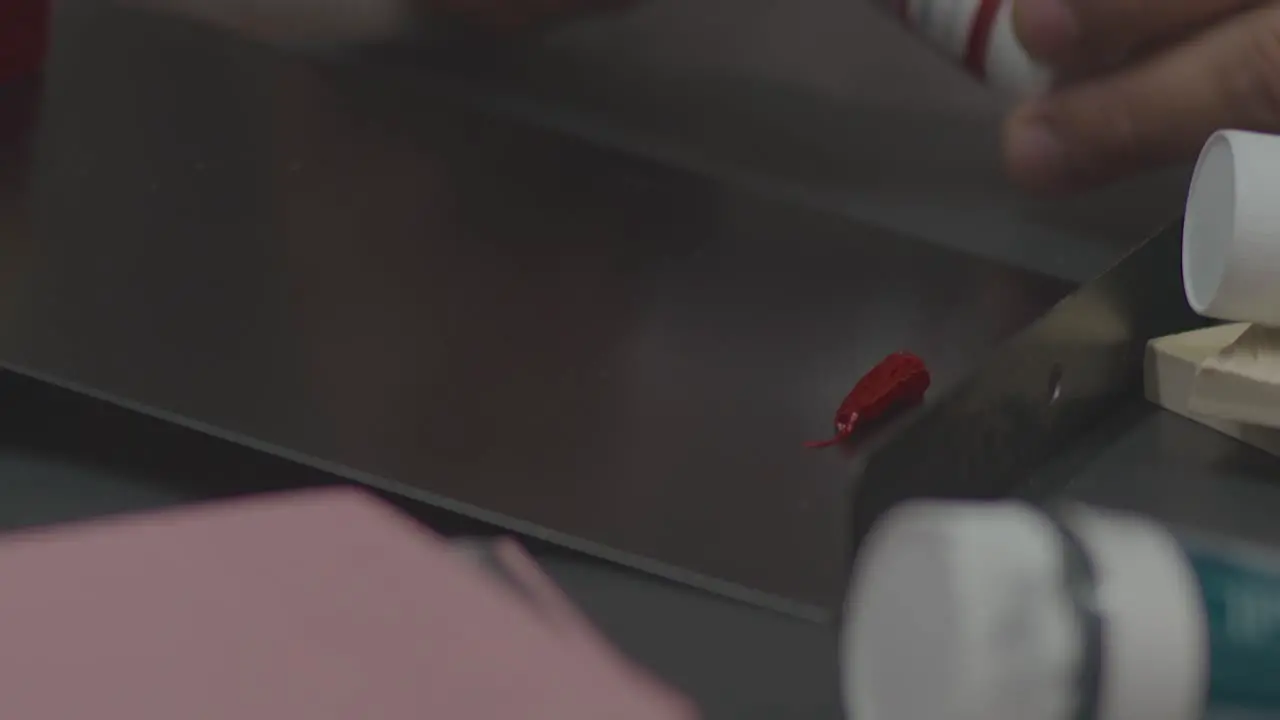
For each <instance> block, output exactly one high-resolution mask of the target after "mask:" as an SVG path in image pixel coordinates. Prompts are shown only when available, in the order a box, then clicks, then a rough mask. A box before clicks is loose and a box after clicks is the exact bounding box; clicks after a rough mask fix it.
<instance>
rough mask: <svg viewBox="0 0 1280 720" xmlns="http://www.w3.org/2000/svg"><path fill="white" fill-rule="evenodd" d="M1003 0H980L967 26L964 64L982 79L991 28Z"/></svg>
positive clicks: (984, 73)
mask: <svg viewBox="0 0 1280 720" xmlns="http://www.w3.org/2000/svg"><path fill="white" fill-rule="evenodd" d="M1001 2H1003V0H982V4H981V5H979V6H978V12H977V13H976V14H974V16H973V25H972V26H971V27H970V28H969V42H968V44H967V46H966V47H965V51H964V64H965V67H967V68H969V72H971V73H973V74H974V75H976V76H977V77H978V78H980V79H983V78H986V76H987V50H988V48H990V46H991V30H992V29H993V28H994V27H995V24H996V15H998V14H999V13H1000V3H1001Z"/></svg>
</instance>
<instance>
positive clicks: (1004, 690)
mask: <svg viewBox="0 0 1280 720" xmlns="http://www.w3.org/2000/svg"><path fill="white" fill-rule="evenodd" d="M1077 634H1078V633H1077V631H1076V621H1075V615H1074V611H1073V609H1072V606H1071V605H1070V604H1069V601H1068V599H1067V598H1066V597H1065V592H1064V583H1063V571H1062V552H1061V545H1060V542H1059V539H1058V536H1057V533H1056V530H1055V528H1054V527H1053V526H1052V525H1051V524H1050V523H1049V522H1048V521H1047V520H1045V519H1044V518H1043V517H1042V516H1041V515H1040V514H1039V513H1037V512H1035V511H1034V510H1032V509H1031V508H1029V507H1025V506H1022V505H1014V504H979V503H960V502H950V503H948V502H923V503H911V504H907V505H903V506H902V507H900V508H899V509H897V510H893V511H891V512H890V513H889V514H888V515H887V516H886V517H885V518H884V519H883V520H882V521H881V523H880V524H879V525H878V526H877V528H876V529H875V530H873V532H872V535H871V536H869V537H868V538H867V542H866V544H865V545H864V546H863V549H862V552H861V553H860V555H859V559H858V561H857V562H856V564H855V571H854V578H853V583H852V585H851V590H850V593H849V595H848V598H847V599H846V605H845V616H844V628H843V637H842V639H841V662H842V665H843V667H842V670H841V675H842V677H843V679H844V702H845V709H846V714H847V715H848V716H849V717H851V718H854V720H924V719H925V718H937V719H938V720H943V719H945V720H1066V718H1067V717H1068V715H1069V711H1070V708H1071V707H1072V706H1071V702H1072V700H1073V697H1074V693H1073V692H1072V690H1073V688H1074V684H1075V677H1076V670H1075V668H1076V665H1077V662H1076V660H1077V657H1078V654H1079V652H1078V647H1077V646H1078V638H1077Z"/></svg>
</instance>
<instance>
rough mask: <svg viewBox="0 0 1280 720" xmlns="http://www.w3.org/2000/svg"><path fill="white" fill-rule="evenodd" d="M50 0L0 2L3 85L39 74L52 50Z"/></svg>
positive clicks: (0, 69)
mask: <svg viewBox="0 0 1280 720" xmlns="http://www.w3.org/2000/svg"><path fill="white" fill-rule="evenodd" d="M50 15H51V0H0V83H5V82H9V81H12V80H18V79H20V78H24V77H27V76H30V75H34V74H36V73H38V72H39V71H40V68H41V67H42V66H43V65H44V58H45V54H46V53H47V52H48V50H49V30H50V24H51V22H50Z"/></svg>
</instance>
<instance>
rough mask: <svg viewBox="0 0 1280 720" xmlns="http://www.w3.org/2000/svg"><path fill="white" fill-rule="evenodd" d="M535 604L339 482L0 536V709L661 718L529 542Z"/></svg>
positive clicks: (648, 686)
mask: <svg viewBox="0 0 1280 720" xmlns="http://www.w3.org/2000/svg"><path fill="white" fill-rule="evenodd" d="M500 559H501V560H502V561H503V562H504V563H505V564H506V565H507V567H508V568H509V569H514V570H513V571H514V572H516V573H519V574H520V575H519V576H520V578H521V582H522V584H524V585H525V586H527V587H528V586H532V587H534V591H535V593H536V595H537V601H536V602H535V603H533V604H532V605H531V604H529V603H527V602H523V601H521V600H520V599H519V598H518V595H517V594H516V593H514V592H512V591H511V590H510V589H509V588H507V587H504V586H503V584H502V582H501V581H499V580H497V579H495V578H494V577H492V576H491V575H490V574H488V573H487V572H486V571H484V570H482V569H481V568H479V567H478V566H476V565H474V564H473V563H471V562H470V561H468V560H467V559H465V558H464V557H462V556H460V555H459V554H458V553H455V552H453V551H451V549H450V548H449V546H448V545H446V544H445V543H444V542H442V541H441V540H440V539H439V538H437V537H435V536H434V535H432V534H431V533H429V532H427V531H426V530H424V529H423V528H422V527H421V526H420V525H418V524H417V523H415V522H414V521H413V520H411V519H409V518H407V517H405V516H403V515H401V514H400V513H399V512H398V511H397V510H395V509H394V508H392V507H390V506H388V505H386V504H384V503H383V502H382V501H380V500H378V499H376V498H373V497H371V496H369V495H366V494H363V493H361V492H359V491H356V490H351V489H324V490H312V491H304V492H299V493H288V494H277V495H270V496H262V497H258V498H253V499H248V500H239V501H232V502H224V503H217V504H209V505H204V506H196V507H190V508H184V509H179V510H175V511H168V512H163V513H156V514H150V515H144V516H132V517H120V518H112V519H107V520H100V521H94V522H89V523H82V524H77V525H68V526H62V527H57V528H46V529H41V530H37V531H28V532H23V533H18V534H14V535H10V536H8V537H7V538H6V539H4V540H3V541H0V578H2V579H3V586H2V588H0V642H2V644H0V717H3V718H14V719H15V720H19V719H20V720H55V719H56V720H71V719H77V720H78V719H81V718H83V719H85V720H89V719H92V720H203V719H206V718H208V719H210V720H212V719H214V718H216V719H218V720H293V719H295V718H296V719H298V720H303V719H305V720H331V719H332V720H338V719H342V720H401V719H404V720H410V719H412V720H434V719H437V718H438V719H442V720H443V719H446V718H448V719H455V718H456V719H457V720H542V719H546V720H574V719H576V718H582V719H583V720H587V719H590V720H601V719H602V718H609V719H610V720H632V719H634V720H662V719H665V718H672V719H676V718H681V719H683V718H693V717H695V716H696V712H695V711H694V709H693V707H692V706H691V704H690V703H688V702H687V701H686V700H685V699H684V698H683V697H681V696H680V695H678V694H677V693H675V692H673V691H671V690H669V689H668V688H666V687H665V686H663V685H661V684H660V683H658V682H657V681H656V680H654V679H653V678H651V677H649V676H647V675H646V674H644V673H642V672H640V671H639V670H637V669H636V668H634V667H632V666H631V665H630V664H629V663H627V662H626V661H624V660H623V659H622V658H621V657H620V656H619V655H618V654H617V653H616V652H614V651H613V649H612V648H611V647H609V646H608V645H607V644H606V643H605V642H604V641H603V640H602V639H600V637H599V636H598V635H597V634H596V633H595V632H594V630H593V629H592V628H591V627H590V625H589V624H588V623H587V622H586V621H585V620H584V619H583V618H582V617H581V616H580V615H578V614H577V612H576V611H575V610H574V609H573V607H572V605H571V604H570V603H569V602H568V600H567V599H566V598H564V597H563V596H562V595H560V594H559V590H558V588H555V586H554V584H552V583H551V582H550V580H549V579H547V578H546V577H545V575H542V574H541V572H540V571H539V570H538V568H537V566H536V564H534V563H533V562H532V561H531V560H529V559H528V557H527V556H526V555H524V554H523V551H522V550H520V549H519V547H518V546H515V545H513V544H506V545H504V546H503V547H502V550H501V553H500Z"/></svg>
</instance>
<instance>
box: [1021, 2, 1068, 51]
mask: <svg viewBox="0 0 1280 720" xmlns="http://www.w3.org/2000/svg"><path fill="white" fill-rule="evenodd" d="M1015 3H1016V4H1015V5H1014V15H1015V22H1016V25H1017V31H1018V39H1019V40H1020V41H1021V42H1022V45H1023V46H1024V47H1025V48H1026V49H1027V51H1028V52H1030V53H1031V54H1032V55H1034V56H1036V57H1039V58H1042V59H1052V58H1054V57H1057V56H1060V55H1063V54H1064V53H1066V52H1067V51H1068V50H1070V49H1071V48H1072V47H1073V46H1074V45H1075V44H1076V40H1077V39H1078V38H1079V35H1080V22H1079V20H1078V19H1077V18H1076V13H1075V9H1074V8H1072V7H1071V0H1015Z"/></svg>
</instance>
